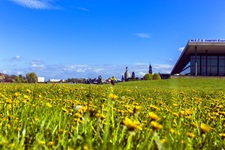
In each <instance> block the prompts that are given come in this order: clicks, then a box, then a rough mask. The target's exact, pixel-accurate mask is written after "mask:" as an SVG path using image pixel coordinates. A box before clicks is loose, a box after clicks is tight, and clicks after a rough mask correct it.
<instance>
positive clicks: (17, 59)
mask: <svg viewBox="0 0 225 150" xmlns="http://www.w3.org/2000/svg"><path fill="white" fill-rule="evenodd" d="M21 60H22V57H21V56H19V55H17V56H14V57H11V58H5V59H4V61H10V62H12V61H21Z"/></svg>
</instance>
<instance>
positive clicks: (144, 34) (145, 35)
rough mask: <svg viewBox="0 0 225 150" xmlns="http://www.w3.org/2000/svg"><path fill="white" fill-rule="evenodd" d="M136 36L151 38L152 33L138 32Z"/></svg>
mask: <svg viewBox="0 0 225 150" xmlns="http://www.w3.org/2000/svg"><path fill="white" fill-rule="evenodd" d="M135 36H137V37H139V38H145V39H147V38H150V35H149V34H148V33H136V34H135Z"/></svg>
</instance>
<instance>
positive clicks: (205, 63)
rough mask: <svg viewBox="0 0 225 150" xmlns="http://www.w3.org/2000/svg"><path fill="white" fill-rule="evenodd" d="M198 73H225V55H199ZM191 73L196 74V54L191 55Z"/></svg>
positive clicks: (215, 74) (222, 74) (197, 59)
mask: <svg viewBox="0 0 225 150" xmlns="http://www.w3.org/2000/svg"><path fill="white" fill-rule="evenodd" d="M196 61H197V74H198V75H213V76H218V75H219V76H224V75H225V56H207V57H206V56H197V57H196ZM190 62H191V68H190V69H191V75H195V70H196V68H195V56H191V61H190Z"/></svg>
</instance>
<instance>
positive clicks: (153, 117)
mask: <svg viewBox="0 0 225 150" xmlns="http://www.w3.org/2000/svg"><path fill="white" fill-rule="evenodd" d="M147 117H150V118H151V119H152V120H154V121H158V120H160V117H159V116H157V115H156V114H155V113H153V112H149V113H148V115H147Z"/></svg>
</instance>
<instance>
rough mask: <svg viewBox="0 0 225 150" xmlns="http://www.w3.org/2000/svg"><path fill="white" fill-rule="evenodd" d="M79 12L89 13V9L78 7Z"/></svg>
mask: <svg viewBox="0 0 225 150" xmlns="http://www.w3.org/2000/svg"><path fill="white" fill-rule="evenodd" d="M77 9H78V10H82V11H88V9H86V8H83V7H77Z"/></svg>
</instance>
